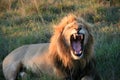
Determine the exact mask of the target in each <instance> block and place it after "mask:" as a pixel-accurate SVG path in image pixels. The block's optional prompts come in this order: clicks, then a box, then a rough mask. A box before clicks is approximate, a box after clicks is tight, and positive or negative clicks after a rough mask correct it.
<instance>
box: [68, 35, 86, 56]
mask: <svg viewBox="0 0 120 80" xmlns="http://www.w3.org/2000/svg"><path fill="white" fill-rule="evenodd" d="M70 42H71V47H72V50H73V51H72V54H73V55H74V56H76V57H81V56H82V55H83V42H84V34H81V33H80V34H77V33H75V34H72V35H71V37H70Z"/></svg>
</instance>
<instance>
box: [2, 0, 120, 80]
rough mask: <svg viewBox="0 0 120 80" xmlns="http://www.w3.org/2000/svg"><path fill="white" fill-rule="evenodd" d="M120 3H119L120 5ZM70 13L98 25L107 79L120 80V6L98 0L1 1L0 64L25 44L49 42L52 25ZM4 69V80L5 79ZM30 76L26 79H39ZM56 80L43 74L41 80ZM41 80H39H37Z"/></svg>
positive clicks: (99, 63) (97, 44)
mask: <svg viewBox="0 0 120 80" xmlns="http://www.w3.org/2000/svg"><path fill="white" fill-rule="evenodd" d="M117 4H119V3H117ZM68 13H74V14H76V15H81V16H82V17H83V18H84V19H85V20H86V21H88V22H90V23H92V24H94V25H95V26H94V27H92V32H93V34H94V37H95V55H96V60H97V67H98V71H99V72H100V74H101V76H102V78H103V80H119V79H120V67H119V66H120V58H119V57H120V51H119V50H120V14H119V13H120V6H107V5H103V4H100V3H99V2H97V1H96V0H74V1H73V0H69V1H67V0H51V1H50V0H42V1H41V0H26V1H24V0H18V1H16V0H9V2H6V1H5V0H0V63H1V62H2V60H3V59H4V57H5V56H6V55H7V54H8V53H9V52H11V51H12V50H13V49H15V48H17V47H19V46H22V45H24V44H31V43H41V42H42V43H43V42H49V39H50V37H51V34H52V25H54V24H57V23H59V21H60V19H61V18H62V17H63V16H65V15H67V14H68ZM1 69H2V68H1V66H0V80H4V77H3V74H2V70H1ZM34 78H35V77H33V76H28V78H27V79H26V80H35V79H34ZM48 79H49V80H53V78H51V77H49V76H47V75H43V76H42V77H41V78H40V80H48ZM36 80H38V79H36Z"/></svg>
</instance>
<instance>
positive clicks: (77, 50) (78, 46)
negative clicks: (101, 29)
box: [72, 41, 81, 54]
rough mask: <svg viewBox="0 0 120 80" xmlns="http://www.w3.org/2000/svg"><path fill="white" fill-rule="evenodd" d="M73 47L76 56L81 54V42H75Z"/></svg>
mask: <svg viewBox="0 0 120 80" xmlns="http://www.w3.org/2000/svg"><path fill="white" fill-rule="evenodd" d="M72 47H73V49H74V50H75V51H76V54H79V52H80V50H81V43H80V41H73V42H72Z"/></svg>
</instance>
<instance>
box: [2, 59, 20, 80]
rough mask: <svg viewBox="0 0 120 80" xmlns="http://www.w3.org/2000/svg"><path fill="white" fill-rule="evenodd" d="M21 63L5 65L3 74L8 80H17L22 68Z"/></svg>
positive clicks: (15, 62)
mask: <svg viewBox="0 0 120 80" xmlns="http://www.w3.org/2000/svg"><path fill="white" fill-rule="evenodd" d="M21 66H22V65H21V63H20V62H17V61H14V62H11V63H9V64H4V63H3V73H4V76H5V79H6V80H16V77H17V74H18V72H19V70H20V68H21Z"/></svg>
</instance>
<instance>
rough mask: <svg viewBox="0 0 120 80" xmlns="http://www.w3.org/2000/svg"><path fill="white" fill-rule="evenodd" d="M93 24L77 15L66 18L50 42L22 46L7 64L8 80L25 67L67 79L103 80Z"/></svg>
mask: <svg viewBox="0 0 120 80" xmlns="http://www.w3.org/2000/svg"><path fill="white" fill-rule="evenodd" d="M93 43H94V41H93V36H92V34H91V32H90V29H89V25H88V24H87V23H86V22H85V21H83V20H81V19H79V18H77V17H76V16H74V15H68V16H67V17H64V18H63V19H62V21H61V22H60V23H59V24H58V25H57V26H56V27H55V31H54V34H53V36H52V37H51V40H50V43H42V44H32V45H26V46H22V47H20V48H18V49H15V50H14V51H12V52H11V53H10V54H9V55H8V56H7V57H6V58H5V59H4V61H3V73H4V76H5V78H6V79H7V80H15V79H16V77H17V74H19V72H20V69H21V68H23V67H25V68H26V69H30V70H31V71H32V72H34V73H39V72H42V73H47V74H49V75H52V76H55V77H58V78H61V79H65V80H100V77H99V75H98V73H97V71H96V67H95V62H94V55H93Z"/></svg>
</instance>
